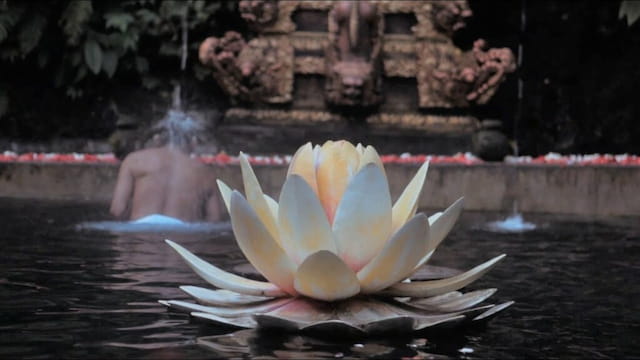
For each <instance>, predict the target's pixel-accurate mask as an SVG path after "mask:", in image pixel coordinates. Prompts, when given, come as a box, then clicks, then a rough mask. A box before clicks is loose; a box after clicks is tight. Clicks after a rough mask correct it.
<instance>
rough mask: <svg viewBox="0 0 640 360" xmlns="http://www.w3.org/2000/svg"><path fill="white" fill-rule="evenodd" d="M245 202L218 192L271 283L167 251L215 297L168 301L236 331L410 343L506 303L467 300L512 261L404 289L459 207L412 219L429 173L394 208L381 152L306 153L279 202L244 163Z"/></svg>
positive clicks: (243, 245)
mask: <svg viewBox="0 0 640 360" xmlns="http://www.w3.org/2000/svg"><path fill="white" fill-rule="evenodd" d="M240 165H241V169H242V178H243V182H244V189H245V196H246V197H245V196H243V195H242V194H241V193H240V192H238V191H235V190H231V189H230V188H229V187H228V186H227V185H225V184H224V183H223V182H221V181H218V185H219V189H220V192H221V193H222V197H223V200H224V203H225V205H226V207H227V210H228V211H229V213H230V215H231V223H232V228H233V232H234V234H235V237H236V240H237V242H238V245H239V246H240V249H241V250H242V252H243V253H244V255H245V256H246V257H247V259H248V260H249V261H250V262H251V264H252V265H253V266H254V267H255V268H256V269H257V270H258V271H259V272H260V273H261V274H262V275H263V276H264V278H265V279H266V280H267V281H268V282H265V281H257V280H251V279H247V278H244V277H241V276H238V275H236V274H232V273H229V272H226V271H223V270H221V269H219V268H218V267H216V266H214V265H212V264H209V263H207V262H205V261H204V260H202V259H200V258H198V257H197V256H195V255H193V254H192V253H190V252H189V251H188V250H186V249H185V248H183V247H182V246H180V245H178V244H176V243H174V242H172V241H170V240H167V243H168V244H169V245H171V247H173V248H174V249H175V250H176V251H177V252H178V254H180V256H182V258H183V259H184V260H185V261H186V262H187V264H188V265H189V266H190V267H191V268H192V269H193V270H194V271H195V272H196V273H197V274H198V275H200V276H201V277H202V278H203V279H204V280H206V281H207V282H209V283H210V284H212V285H213V286H215V287H217V288H220V290H209V289H204V288H199V287H194V286H183V287H181V288H182V290H184V291H185V292H187V293H188V294H190V295H191V296H193V297H194V298H195V299H196V300H197V302H198V303H191V302H186V301H177V300H170V301H161V303H163V304H165V305H167V306H170V307H174V308H177V309H182V310H187V311H189V312H191V314H192V315H193V316H196V317H201V318H205V319H209V320H212V321H214V322H217V323H222V324H227V325H232V326H236V327H239V328H255V327H279V328H286V329H290V330H309V331H311V330H318V331H330V332H333V331H337V330H344V331H347V332H350V333H360V334H362V333H374V332H383V331H414V330H420V329H423V328H426V327H430V326H433V325H437V324H443V323H450V322H460V321H462V320H465V319H471V320H473V319H476V320H480V319H484V318H488V317H490V316H491V315H493V314H495V313H496V312H498V311H500V310H502V309H503V308H505V307H507V306H509V305H510V304H511V303H510V302H509V303H505V304H501V305H498V306H494V305H485V306H476V305H477V304H479V303H480V302H482V301H484V300H485V299H486V298H487V297H489V296H491V295H492V294H493V292H494V291H495V289H486V290H479V291H473V292H470V293H466V294H462V293H460V292H458V291H457V290H459V289H461V288H463V287H464V286H466V285H468V284H469V283H471V282H473V281H475V280H476V279H478V278H479V277H480V276H482V275H483V274H484V273H486V272H487V271H488V270H489V269H491V267H493V266H494V265H495V264H496V263H497V262H498V261H500V260H501V259H502V258H503V257H504V256H505V255H500V256H497V257H495V258H493V259H491V260H489V261H487V262H486V263H483V264H481V265H478V266H476V267H475V268H473V269H471V270H469V271H467V272H464V273H461V274H458V275H455V276H453V277H450V278H446V279H439V280H430V281H408V280H407V279H409V278H410V276H411V275H412V274H413V273H414V272H415V271H416V270H417V269H418V268H420V267H421V266H422V265H424V264H425V263H426V262H427V260H429V258H430V257H431V255H432V254H433V252H434V251H435V249H436V247H437V246H438V245H439V244H440V242H441V241H442V240H443V239H444V238H445V236H446V235H447V233H448V232H449V230H451V228H452V227H453V224H454V223H455V221H456V220H457V218H458V216H459V214H460V211H461V209H462V199H460V200H458V201H456V202H455V203H454V204H453V205H451V206H450V207H449V208H448V209H446V210H445V211H444V212H441V213H436V214H434V215H432V216H431V217H427V216H426V215H424V214H422V213H419V214H416V210H417V207H418V199H419V197H420V194H421V191H422V188H423V184H424V180H425V176H426V174H427V169H428V163H425V164H423V165H422V167H420V169H419V170H418V172H417V174H416V175H415V177H414V178H413V179H412V180H411V182H410V183H409V184H408V185H407V187H406V188H405V190H404V192H403V193H402V194H401V195H400V197H399V198H398V199H397V200H396V201H395V203H394V204H393V205H392V202H391V196H390V193H389V186H388V182H387V178H386V175H385V171H384V168H383V166H382V162H381V160H380V157H379V156H378V154H377V152H376V150H375V149H374V148H373V147H371V146H367V147H363V146H361V145H360V144H358V145H357V146H353V145H352V144H351V143H349V142H347V141H335V142H334V141H328V142H326V143H325V144H324V145H322V146H315V147H313V146H312V145H311V144H310V143H308V144H305V145H304V146H302V147H301V148H300V149H299V150H298V151H297V152H296V154H295V155H294V156H293V158H292V161H291V163H290V165H289V170H288V173H287V178H286V181H285V183H284V186H283V187H282V190H281V192H280V198H279V201H278V202H276V201H275V200H274V199H272V198H270V197H269V196H267V195H265V194H263V192H262V189H261V187H260V184H259V183H258V180H257V178H256V176H255V174H254V172H253V170H252V168H251V166H250V165H249V162H248V161H247V158H246V157H245V156H244V155H242V154H241V156H240Z"/></svg>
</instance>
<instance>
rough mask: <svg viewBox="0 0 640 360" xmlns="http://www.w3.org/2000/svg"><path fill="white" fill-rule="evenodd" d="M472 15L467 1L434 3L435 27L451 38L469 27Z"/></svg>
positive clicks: (432, 19) (432, 8)
mask: <svg viewBox="0 0 640 360" xmlns="http://www.w3.org/2000/svg"><path fill="white" fill-rule="evenodd" d="M472 15H473V12H472V11H471V8H469V4H468V3H467V2H466V0H452V1H434V2H433V3H432V5H431V21H432V22H433V27H434V28H435V29H436V30H437V31H440V32H442V33H444V34H446V35H447V36H449V37H451V36H453V34H454V33H455V32H456V31H458V30H460V29H462V28H464V27H465V26H467V20H468V19H469V18H471V16H472Z"/></svg>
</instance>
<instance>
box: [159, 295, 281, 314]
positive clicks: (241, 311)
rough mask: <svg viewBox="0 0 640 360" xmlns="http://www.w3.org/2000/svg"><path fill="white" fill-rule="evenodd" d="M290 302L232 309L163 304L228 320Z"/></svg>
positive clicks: (167, 302)
mask: <svg viewBox="0 0 640 360" xmlns="http://www.w3.org/2000/svg"><path fill="white" fill-rule="evenodd" d="M291 301H293V298H280V299H274V300H271V301H267V302H262V303H259V304H254V305H239V306H233V307H226V306H206V305H200V304H194V303H192V302H188V301H182V300H169V301H166V302H165V303H166V304H167V305H169V306H170V307H172V308H176V309H178V310H181V311H185V312H192V311H197V312H204V313H208V314H213V315H216V316H222V317H226V318H228V317H238V316H249V315H252V314H258V313H266V312H269V311H272V310H275V309H277V308H279V307H281V306H284V305H285V304H287V303H289V302H291Z"/></svg>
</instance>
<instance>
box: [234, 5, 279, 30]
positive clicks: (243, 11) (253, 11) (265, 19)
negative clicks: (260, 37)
mask: <svg viewBox="0 0 640 360" xmlns="http://www.w3.org/2000/svg"><path fill="white" fill-rule="evenodd" d="M238 9H239V10H240V16H241V17H242V19H243V20H244V21H246V22H247V24H249V26H250V27H251V28H253V29H254V30H258V31H259V30H261V29H264V28H265V27H268V26H270V25H273V24H274V23H275V22H276V20H277V19H278V1H277V0H242V1H240V3H239V4H238Z"/></svg>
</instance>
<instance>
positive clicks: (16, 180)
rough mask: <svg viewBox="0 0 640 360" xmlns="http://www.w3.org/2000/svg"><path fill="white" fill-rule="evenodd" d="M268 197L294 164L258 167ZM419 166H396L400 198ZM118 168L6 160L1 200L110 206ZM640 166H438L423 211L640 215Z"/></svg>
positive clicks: (221, 170) (224, 169)
mask: <svg viewBox="0 0 640 360" xmlns="http://www.w3.org/2000/svg"><path fill="white" fill-rule="evenodd" d="M214 166H215V168H216V169H217V171H218V174H219V177H220V179H222V180H223V181H225V182H226V183H227V184H228V185H229V186H231V187H232V188H237V189H242V181H241V173H240V169H239V167H238V166H237V165H227V166H218V165H214ZM254 169H255V172H256V175H257V177H258V179H259V180H260V183H261V186H262V188H263V190H264V191H265V193H267V194H269V195H272V196H275V197H276V198H277V195H278V192H279V191H280V187H281V186H282V183H283V180H284V176H285V174H286V166H284V165H283V166H260V165H255V166H254ZM417 169H418V165H415V164H411V165H409V164H407V165H401V164H388V165H387V166H386V171H387V176H388V178H389V183H390V187H391V194H392V197H393V198H394V199H395V198H396V197H397V196H398V195H399V194H400V192H401V191H402V189H403V188H404V186H405V185H406V184H407V183H408V182H409V180H410V179H411V178H412V176H413V175H414V174H415V172H416V171H417ZM117 172H118V166H117V165H115V164H60V163H57V164H56V163H0V197H13V198H38V199H45V200H59V199H65V200H78V201H95V202H102V203H105V204H107V203H108V202H109V201H110V199H111V194H112V192H113V188H114V186H115V181H116V178H117ZM638 184H640V167H638V166H626V167H625V166H612V165H604V166H557V165H515V164H502V163H500V164H487V163H484V164H477V165H460V164H432V165H431V166H430V169H429V174H428V175H427V181H426V185H425V189H424V192H423V194H422V197H421V199H420V207H424V208H434V209H442V208H445V207H446V206H448V205H450V204H451V203H452V202H453V201H455V200H456V199H457V198H459V197H461V196H464V197H465V209H466V210H472V211H504V212H508V211H511V209H512V206H513V202H514V200H517V201H518V208H519V210H520V211H522V212H538V213H557V214H574V215H584V216H595V217H606V216H640V201H638V197H637V196H638Z"/></svg>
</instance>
